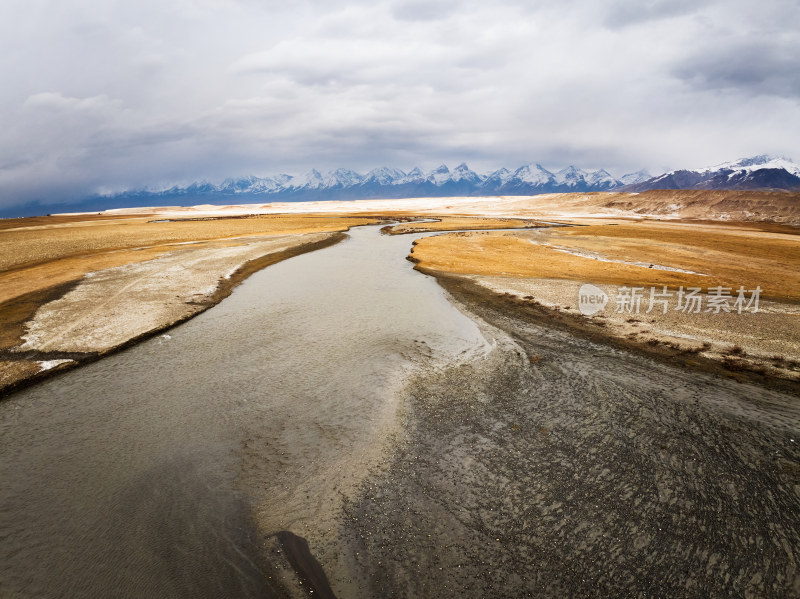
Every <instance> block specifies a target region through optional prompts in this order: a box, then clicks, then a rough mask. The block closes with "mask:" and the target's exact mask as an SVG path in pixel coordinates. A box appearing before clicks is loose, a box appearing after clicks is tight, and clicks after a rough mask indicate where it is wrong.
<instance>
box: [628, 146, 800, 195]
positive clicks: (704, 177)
mask: <svg viewBox="0 0 800 599" xmlns="http://www.w3.org/2000/svg"><path fill="white" fill-rule="evenodd" d="M649 189H800V165H798V164H795V163H794V162H792V161H791V160H790V159H789V158H782V157H774V156H768V155H765V154H764V155H761V156H753V157H751V158H742V159H740V160H736V161H733V162H724V163H722V164H718V165H716V166H711V167H705V168H699V169H696V170H676V171H670V172H668V173H664V174H663V175H659V176H658V177H653V178H652V179H648V180H645V181H639V182H636V183H627V182H626V184H625V186H624V187H622V188H621V189H620V191H647V190H649Z"/></svg>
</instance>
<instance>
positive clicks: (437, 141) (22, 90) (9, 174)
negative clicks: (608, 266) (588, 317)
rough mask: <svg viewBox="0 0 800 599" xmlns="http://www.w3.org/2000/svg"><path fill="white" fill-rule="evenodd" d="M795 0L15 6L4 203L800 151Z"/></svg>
mask: <svg viewBox="0 0 800 599" xmlns="http://www.w3.org/2000/svg"><path fill="white" fill-rule="evenodd" d="M799 22H800V5H798V4H797V3H795V2H789V1H788V0H764V1H762V2H760V3H757V4H754V3H752V2H744V1H740V0H726V1H722V0H719V1H713V0H694V1H691V2H689V1H684V0H669V1H668V0H612V1H609V2H603V3H597V2H591V1H590V0H564V1H563V2H560V3H551V2H543V1H539V2H530V1H527V2H512V1H505V2H504V1H502V0H501V1H499V2H495V3H493V4H489V3H485V2H472V1H463V2H458V1H451V0H438V1H437V0H428V1H426V2H421V1H419V0H406V1H403V0H389V1H384V2H338V1H336V0H334V1H326V2H321V1H316V0H305V1H299V2H294V3H283V2H281V3H279V2H270V1H267V2H263V1H259V2H256V1H255V0H227V1H225V0H169V1H164V0H161V1H156V0H140V1H138V2H136V3H132V2H123V1H121V0H65V1H63V2H54V1H50V0H6V1H5V2H3V3H2V6H0V80H2V81H3V92H2V93H1V94H0V127H2V131H3V135H2V136H0V205H6V206H7V205H12V204H15V203H19V202H22V201H27V200H31V199H38V200H41V201H44V202H47V201H57V200H60V199H66V198H69V197H77V196H81V195H85V194H88V193H92V192H94V191H98V190H100V191H109V190H121V189H126V188H130V187H141V186H146V185H153V186H159V185H164V184H168V183H173V182H174V183H180V182H185V181H189V180H195V179H203V178H206V179H210V180H218V179H221V178H223V177H225V176H228V175H232V176H237V175H245V174H250V173H253V174H258V175H265V174H270V173H275V172H280V171H288V172H298V171H303V170H306V169H307V168H310V167H311V166H316V167H319V168H332V167H337V166H347V167H350V168H355V169H369V168H372V167H375V166H379V165H382V164H388V165H392V166H398V167H401V168H406V169H407V168H410V167H411V166H414V165H416V164H420V165H421V166H423V167H425V166H434V165H436V164H439V163H441V162H443V161H447V162H451V163H457V162H461V161H462V160H466V161H468V162H470V164H471V166H473V167H474V168H478V169H487V170H488V169H491V168H494V167H498V166H501V165H503V166H518V165H520V164H523V163H527V162H531V161H538V162H541V163H543V164H545V165H546V166H551V167H560V166H564V165H566V164H570V163H574V164H578V165H580V166H583V167H585V168H597V167H604V168H607V169H610V170H611V171H612V172H615V174H621V173H622V172H624V171H628V170H638V169H639V168H642V167H647V168H650V169H652V170H654V171H657V170H660V169H666V168H673V167H694V166H701V165H705V164H712V163H717V162H722V161H725V160H728V159H733V158H736V157H739V156H740V155H749V154H756V153H762V152H768V153H776V154H783V155H789V156H792V155H794V156H795V157H797V156H798V155H800V151H797V150H798V143H799V142H798V141H797V140H798V139H800V119H799V118H798V114H800V112H799V111H798V109H799V108H800V75H798V69H797V68H796V64H795V63H796V57H797V56H800V30H798V28H797V27H796V25H795V24H796V23H799Z"/></svg>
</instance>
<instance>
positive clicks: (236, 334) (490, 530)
mask: <svg viewBox="0 0 800 599" xmlns="http://www.w3.org/2000/svg"><path fill="white" fill-rule="evenodd" d="M416 237H417V236H411V235H407V236H406V235H404V236H394V237H389V236H381V235H380V234H379V232H378V230H377V227H364V228H358V229H353V230H351V232H350V239H349V240H347V241H345V242H343V243H341V244H339V245H337V246H334V247H331V248H327V249H324V250H320V251H316V252H313V253H310V254H305V255H302V256H298V257H295V258H292V259H290V260H287V261H284V262H281V263H279V264H276V265H273V266H271V267H269V268H267V269H265V270H263V271H261V272H259V273H256V274H255V275H253V276H252V277H251V278H250V279H248V280H247V281H246V282H245V283H243V284H242V285H241V286H240V287H239V288H237V289H236V290H235V291H234V292H233V294H232V295H231V296H230V297H229V298H227V299H226V300H224V301H223V302H222V303H220V304H219V305H217V306H215V307H214V308H212V309H210V310H208V311H207V312H205V313H203V314H201V315H200V316H198V317H197V318H195V319H193V320H191V321H189V322H187V323H185V324H183V325H180V326H178V327H176V328H174V329H172V330H170V331H169V332H168V333H167V334H165V335H163V336H161V337H157V338H154V339H151V340H149V341H146V342H144V343H142V344H140V345H137V346H135V347H133V348H130V349H128V350H125V351H123V352H121V353H119V354H116V355H113V356H110V357H107V358H104V359H103V360H101V361H99V362H96V363H93V364H89V365H87V366H85V367H82V368H80V369H78V370H75V371H72V372H68V373H65V374H62V375H59V376H57V377H55V378H53V379H52V380H49V381H45V382H43V383H41V384H39V385H37V386H34V387H32V388H30V389H28V390H25V391H24V392H20V393H18V394H16V395H14V396H12V397H11V398H10V399H8V400H6V401H4V402H2V403H0V457H1V458H2V459H0V480H2V481H3V485H2V487H0V539H1V540H2V544H0V547H2V548H1V549H0V596H18V597H76V596H103V597H105V596H114V597H142V596H147V597H220V596H226V597H263V596H267V597H269V596H274V597H283V596H304V595H305V593H306V591H305V589H306V588H307V586H308V579H307V577H304V575H303V573H301V574H300V576H295V573H294V572H292V568H293V567H294V566H293V565H292V564H291V563H288V562H287V558H286V546H285V544H283V542H282V541H281V539H282V538H283V537H281V536H280V534H283V532H282V531H289V532H291V533H293V534H294V535H297V536H298V537H302V538H303V539H305V540H307V541H308V548H309V552H310V556H306V557H310V558H311V559H312V560H313V559H316V560H318V562H319V564H320V565H321V567H322V569H324V571H325V573H326V576H327V578H328V579H329V582H330V588H331V589H332V591H333V592H334V593H336V594H337V595H338V596H340V597H351V596H363V597H372V596H379V595H384V596H385V595H390V594H395V595H398V596H420V597H423V596H430V597H434V596H435V597H464V596H503V595H505V596H510V595H514V596H524V595H533V596H553V597H562V596H621V595H634V596H636V595H639V596H657V595H670V596H676V595H680V596H698V597H699V596H716V597H722V596H731V595H739V596H748V595H749V596H775V597H787V596H800V567H798V555H800V537H799V536H798V529H797V522H798V521H800V451H798V443H796V441H797V440H798V434H799V433H800V426H799V423H800V416H799V415H798V408H797V405H798V403H797V398H796V397H792V396H790V395H787V394H784V393H781V392H778V391H770V390H767V389H763V388H760V387H755V386H751V385H748V384H742V383H737V382H735V381H734V380H730V379H722V378H719V377H715V376H712V375H706V374H703V373H699V372H691V371H684V370H680V369H677V368H675V367H673V366H670V365H668V364H664V363H658V362H655V361H652V360H649V359H647V358H644V357H642V356H639V355H635V354H632V353H629V352H625V351H620V350H618V349H614V348H612V347H607V346H605V345H603V344H599V343H594V342H591V341H587V340H585V339H581V338H578V337H575V336H572V335H570V334H569V333H568V332H565V331H562V330H556V329H553V328H550V327H548V326H546V325H545V324H543V323H541V322H536V321H531V320H529V319H526V318H524V317H523V316H522V315H519V314H516V313H514V311H513V310H507V309H506V307H504V306H503V305H502V304H496V303H494V302H493V300H492V299H491V298H490V296H489V295H483V296H482V295H480V294H478V293H476V292H475V290H474V289H471V288H470V287H468V286H467V287H461V286H459V285H458V284H453V283H452V282H450V283H445V282H444V281H443V283H444V284H445V286H446V287H447V289H448V291H449V293H450V295H447V294H446V293H445V291H444V290H443V289H442V287H440V286H439V285H438V284H437V282H436V281H435V280H434V279H433V278H431V277H428V276H425V275H423V274H421V273H419V272H415V271H413V270H412V265H411V263H410V262H408V261H407V260H406V259H405V258H406V255H407V254H408V252H409V249H410V245H411V243H412V242H413V240H414V239H415V238H416ZM279 533H280V534H279ZM289 561H291V560H289ZM301 583H303V584H301ZM315 596H316V595H315Z"/></svg>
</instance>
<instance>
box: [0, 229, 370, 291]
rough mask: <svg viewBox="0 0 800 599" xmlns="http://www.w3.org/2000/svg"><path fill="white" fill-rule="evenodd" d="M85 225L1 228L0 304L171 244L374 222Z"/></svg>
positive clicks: (158, 251)
mask: <svg viewBox="0 0 800 599" xmlns="http://www.w3.org/2000/svg"><path fill="white" fill-rule="evenodd" d="M83 218H85V220H83ZM83 218H79V217H77V216H72V215H70V216H63V217H62V216H53V217H40V218H36V219H13V220H6V221H0V304H2V302H4V301H7V300H9V299H12V298H14V297H18V296H20V295H23V294H26V293H30V292H32V291H37V290H41V289H45V288H47V287H51V286H53V285H58V284H63V283H66V282H68V281H73V280H76V279H79V278H81V277H82V276H83V275H85V274H86V273H87V272H92V271H96V270H102V269H106V268H112V267H114V266H121V265H123V264H132V263H136V262H143V261H145V260H151V259H153V258H155V257H157V256H159V255H161V254H163V253H165V252H168V251H173V250H175V249H178V248H179V247H180V246H178V245H176V244H187V243H193V242H203V241H220V240H226V239H231V240H233V239H236V238H241V237H249V236H264V235H290V234H301V233H320V232H333V231H344V230H346V229H347V228H348V227H351V226H356V225H362V224H366V223H369V222H374V220H373V219H371V218H369V217H363V216H357V217H347V216H344V217H343V216H338V215H336V216H325V215H303V214H300V215H274V216H273V215H264V216H257V217H251V218H224V219H216V220H211V219H209V220H178V221H174V222H152V221H153V220H154V219H155V217H154V216H147V215H146V216H143V217H140V218H130V217H125V218H123V217H119V218H113V217H111V218H108V217H105V218H103V217H100V216H96V215H87V216H86V217H83ZM9 225H16V226H14V227H11V226H9ZM194 247H200V246H197V245H195V246H194Z"/></svg>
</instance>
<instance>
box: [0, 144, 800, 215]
mask: <svg viewBox="0 0 800 599" xmlns="http://www.w3.org/2000/svg"><path fill="white" fill-rule="evenodd" d="M650 189H790V190H796V191H800V165H797V164H795V163H794V162H792V161H791V160H790V159H788V158H776V157H772V156H754V157H752V158H744V159H741V160H737V161H734V162H726V163H723V164H719V165H717V166H713V167H708V168H699V169H696V170H675V171H670V172H668V173H665V174H663V175H658V176H656V177H652V176H651V175H650V174H649V173H647V172H646V171H639V172H635V173H630V174H626V175H623V176H621V177H619V178H616V177H614V176H612V175H611V174H609V173H608V172H607V171H605V170H603V169H600V170H594V171H585V170H582V169H579V168H577V167H574V166H568V167H566V168H563V169H561V170H555V171H550V170H547V169H546V168H544V167H543V166H541V165H540V164H536V163H533V164H527V165H524V166H521V167H519V168H517V169H516V170H509V169H507V168H501V169H498V170H496V171H493V172H491V173H484V174H479V173H476V172H475V171H473V170H472V169H470V168H469V167H468V166H467V165H466V164H463V163H462V164H459V165H458V166H457V167H455V168H453V169H450V168H448V167H447V166H446V165H441V166H439V167H438V168H435V169H433V170H431V171H424V170H422V169H420V168H413V169H411V170H410V171H408V172H405V171H402V170H399V169H396V168H390V167H380V168H376V169H373V170H371V171H369V172H368V173H365V174H361V173H358V172H356V171H352V170H349V169H345V168H339V169H336V170H334V171H329V172H325V173H322V172H320V171H318V170H316V169H311V170H310V171H308V172H306V173H304V174H302V175H298V176H292V175H286V174H281V175H274V176H270V177H256V176H249V177H242V178H238V179H226V180H225V181H223V182H222V183H219V184H213V183H209V182H207V181H199V182H195V183H191V184H189V185H175V186H171V187H168V188H161V189H152V188H149V189H140V190H131V191H125V192H121V193H113V194H97V195H93V196H89V197H86V198H84V199H81V200H77V201H74V202H70V203H62V204H59V211H62V212H69V211H74V212H84V211H95V210H106V209H111V208H127V207H136V206H170V205H181V206H190V205H193V204H246V203H269V202H294V201H308V200H356V199H370V198H413V197H448V196H450V197H452V196H497V195H537V194H543V193H569V192H593V191H620V192H642V191H646V190H650ZM46 209H47V207H46V206H44V205H42V204H38V203H33V204H31V205H26V206H22V207H14V208H13V209H8V210H5V211H4V212H5V214H4V213H3V211H0V216H18V215H25V214H35V213H44V212H45V211H46Z"/></svg>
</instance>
